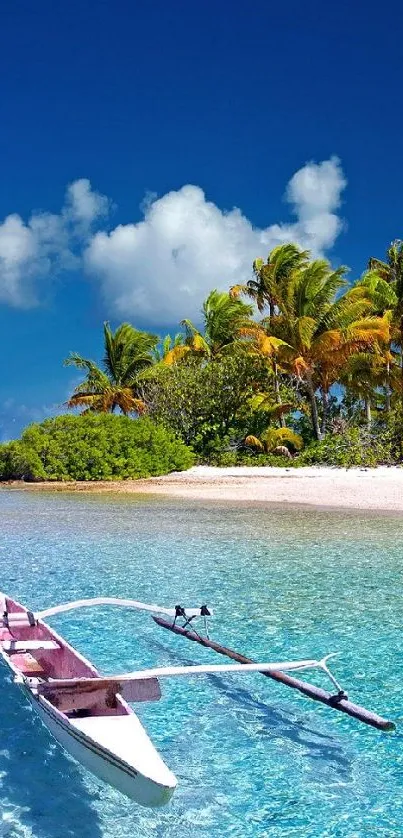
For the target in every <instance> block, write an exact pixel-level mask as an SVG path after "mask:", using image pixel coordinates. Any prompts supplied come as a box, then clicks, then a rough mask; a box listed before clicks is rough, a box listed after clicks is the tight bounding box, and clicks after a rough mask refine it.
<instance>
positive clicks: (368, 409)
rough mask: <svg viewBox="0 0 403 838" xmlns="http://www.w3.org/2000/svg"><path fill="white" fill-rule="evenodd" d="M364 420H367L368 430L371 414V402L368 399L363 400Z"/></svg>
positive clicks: (370, 423)
mask: <svg viewBox="0 0 403 838" xmlns="http://www.w3.org/2000/svg"><path fill="white" fill-rule="evenodd" d="M364 404H365V418H366V420H367V428H368V430H369V429H370V427H371V425H372V414H371V402H370V400H369V399H365V401H364Z"/></svg>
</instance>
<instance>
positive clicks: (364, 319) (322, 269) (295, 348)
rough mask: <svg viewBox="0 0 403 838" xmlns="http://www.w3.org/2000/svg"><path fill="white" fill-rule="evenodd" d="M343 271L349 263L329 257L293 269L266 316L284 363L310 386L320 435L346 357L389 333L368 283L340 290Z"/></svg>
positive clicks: (384, 338) (387, 325)
mask: <svg viewBox="0 0 403 838" xmlns="http://www.w3.org/2000/svg"><path fill="white" fill-rule="evenodd" d="M344 273H345V268H343V267H341V268H339V269H337V270H336V271H333V270H332V269H331V267H330V265H329V263H328V262H327V261H326V260H324V259H322V260H315V261H313V262H310V263H309V264H307V265H306V266H305V267H303V268H302V269H297V270H295V271H293V272H292V274H291V275H290V276H289V277H288V281H287V283H286V284H284V285H283V287H282V289H281V294H280V293H279V294H278V297H277V300H276V308H277V313H275V314H274V315H273V316H270V317H268V318H266V319H265V321H264V325H265V326H266V328H267V329H268V331H269V333H270V334H272V335H273V336H274V337H277V338H280V339H281V340H283V341H284V344H285V345H284V346H283V347H282V348H281V350H280V359H281V364H282V366H283V368H284V369H287V370H288V371H289V372H290V373H292V374H294V375H296V376H297V378H298V379H299V380H300V381H301V382H302V383H303V385H304V386H305V387H306V391H307V395H308V399H309V402H310V407H311V418H312V426H313V431H314V434H315V436H316V438H317V439H321V438H322V436H323V434H324V432H325V430H326V421H327V410H328V396H329V391H330V388H331V386H332V385H333V384H334V383H335V381H336V380H337V377H338V375H339V372H340V370H341V369H342V367H343V365H344V364H345V363H346V361H347V359H348V358H349V357H350V356H351V355H352V354H354V353H357V352H360V351H362V350H365V349H368V348H369V347H371V346H374V345H375V343H376V342H377V341H384V340H387V339H388V336H389V323H388V320H387V318H386V317H385V318H382V317H376V316H372V310H373V304H372V302H371V300H370V298H369V296H368V293H367V292H366V290H365V289H363V288H357V287H354V288H352V289H350V290H348V291H346V292H345V293H344V294H342V295H340V296H339V297H337V296H336V295H337V293H338V292H339V291H340V290H341V289H342V288H343V286H345V285H346V281H345V279H344V276H343V275H344ZM318 389H319V390H320V391H321V394H322V423H321V424H320V421H319V411H318V404H317V400H316V392H317V390H318Z"/></svg>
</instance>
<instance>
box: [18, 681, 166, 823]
mask: <svg viewBox="0 0 403 838" xmlns="http://www.w3.org/2000/svg"><path fill="white" fill-rule="evenodd" d="M24 692H25V693H26V695H27V697H28V698H29V700H30V702H31V704H32V706H33V708H34V709H35V711H36V712H37V714H38V716H39V718H40V719H41V721H42V722H43V724H44V725H45V727H47V728H48V730H49V731H50V733H51V734H52V736H53V737H54V738H55V739H56V740H57V742H59V744H60V745H61V746H62V748H64V750H65V751H67V752H68V753H69V754H70V755H71V756H72V757H73V758H74V759H75V760H77V762H80V763H81V765H83V766H84V768H86V769H87V770H88V771H90V772H91V774H94V775H95V777H98V778H99V779H100V780H103V782H105V783H108V785H110V786H113V787H114V788H116V789H117V790H118V791H120V792H122V794H125V795H126V796H127V797H129V798H131V799H132V800H135V801H136V803H139V804H140V805H142V806H151V807H155V806H164V805H165V804H166V803H168V802H169V800H170V798H171V797H172V795H173V793H174V791H175V788H176V785H177V781H176V778H175V776H174V774H172V773H171V772H169V774H171V777H169V776H168V777H167V783H166V784H164V783H159V782H157V781H156V780H155V779H153V778H150V777H147V776H145V775H144V774H142V773H141V771H139V770H138V769H136V768H134V767H133V765H130V764H129V763H126V762H124V761H123V760H119V759H117V758H116V755H115V754H113V753H111V752H110V751H108V750H106V749H105V748H103V747H102V746H101V745H100V743H99V742H97V743H96V742H94V741H93V740H91V739H89V738H88V737H87V736H85V734H83V733H82V732H81V731H79V730H77V729H76V728H75V727H74V725H72V724H71V723H70V721H69V720H68V719H67V720H65V719H64V718H63V716H62V714H59V713H57V712H56V713H54V712H53V708H52V707H51V706H50V705H49V704H48V702H46V701H44V700H43V699H41V700H38V699H37V698H36V697H35V696H34V695H33V694H32V693H31V691H30V690H27V689H24ZM168 771H169V769H167V772H168Z"/></svg>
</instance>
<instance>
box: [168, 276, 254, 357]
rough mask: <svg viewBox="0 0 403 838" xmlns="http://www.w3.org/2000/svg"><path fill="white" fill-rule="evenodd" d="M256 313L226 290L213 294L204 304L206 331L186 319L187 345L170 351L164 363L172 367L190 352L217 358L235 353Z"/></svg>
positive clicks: (212, 292)
mask: <svg viewBox="0 0 403 838" xmlns="http://www.w3.org/2000/svg"><path fill="white" fill-rule="evenodd" d="M252 311H253V306H251V305H248V304H247V303H244V302H242V301H241V300H238V299H233V298H232V297H231V296H230V294H228V293H227V292H225V291H217V290H214V291H211V292H210V294H209V295H208V297H207V299H206V300H205V301H204V303H203V308H202V314H203V327H202V331H200V330H199V329H198V328H197V327H196V326H195V325H194V324H193V323H192V321H191V320H182V322H181V325H182V326H183V327H184V330H185V338H184V344H183V345H178V346H176V347H174V348H173V349H172V350H171V352H168V353H167V355H166V356H165V358H164V362H165V363H167V364H171V363H173V362H175V361H177V360H179V359H180V358H183V357H184V355H186V354H188V353H190V352H192V353H194V354H199V355H200V356H201V357H207V358H213V357H216V356H217V355H220V354H222V353H224V352H226V351H229V350H231V348H233V347H234V345H235V344H239V343H241V341H242V335H241V330H242V329H243V328H244V327H245V326H246V325H247V324H249V322H250V317H251V315H252Z"/></svg>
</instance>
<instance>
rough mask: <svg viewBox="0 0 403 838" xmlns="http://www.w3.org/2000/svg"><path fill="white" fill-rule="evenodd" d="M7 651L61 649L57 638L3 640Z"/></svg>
mask: <svg viewBox="0 0 403 838" xmlns="http://www.w3.org/2000/svg"><path fill="white" fill-rule="evenodd" d="M0 642H1V645H2V648H3V649H4V651H5V652H33V651H36V652H49V651H51V650H54V649H60V648H61V646H60V644H59V643H56V641H55V640H14V639H12V640H3V641H0Z"/></svg>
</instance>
